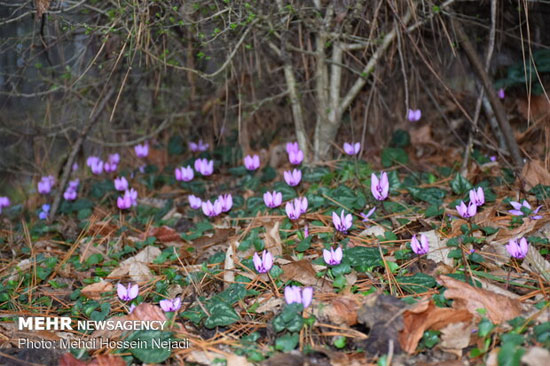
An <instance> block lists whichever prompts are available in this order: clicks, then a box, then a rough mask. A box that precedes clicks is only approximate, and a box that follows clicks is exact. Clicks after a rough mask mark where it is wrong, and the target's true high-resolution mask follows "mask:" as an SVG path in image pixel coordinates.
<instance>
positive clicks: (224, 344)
mask: <svg viewBox="0 0 550 366" xmlns="http://www.w3.org/2000/svg"><path fill="white" fill-rule="evenodd" d="M231 149H232V148H231V147H230V146H218V147H216V148H215V149H212V150H211V151H204V152H200V153H192V152H190V151H187V149H186V148H185V147H184V141H181V139H178V138H173V139H171V140H170V142H169V143H167V144H166V145H165V146H162V144H158V145H154V146H153V145H152V146H151V149H150V151H149V154H148V156H147V157H145V158H138V157H136V156H135V155H134V153H133V151H124V152H122V151H121V152H120V153H121V156H122V159H121V163H120V165H119V166H118V170H117V172H114V173H109V174H107V173H103V174H99V175H94V174H92V173H91V172H90V169H88V167H86V165H85V163H84V162H82V163H81V167H80V168H79V169H78V170H76V171H75V172H74V176H73V178H77V177H78V178H79V180H80V182H79V185H78V188H77V192H78V197H77V198H76V199H75V200H73V201H67V200H64V201H63V203H62V205H61V207H60V210H59V213H58V215H57V216H56V219H55V220H53V222H49V220H47V219H40V218H39V215H40V212H42V211H44V208H43V205H44V204H51V201H52V196H54V195H55V194H57V193H58V191H57V190H56V189H59V187H57V188H56V186H55V185H54V187H53V190H52V191H51V192H50V193H49V194H42V195H40V194H38V193H34V194H32V195H31V196H30V197H29V199H28V200H27V201H26V202H25V203H20V202H12V204H11V205H10V206H9V207H6V208H4V209H3V211H2V214H1V215H2V216H0V219H1V220H2V224H1V225H2V228H1V230H0V247H1V250H0V263H1V266H0V314H1V316H2V318H3V319H2V320H3V321H2V322H0V343H2V345H1V348H0V364H2V362H3V364H5V365H30V364H33V365H64V366H71V365H72V366H80V365H109V366H118V365H131V364H142V363H143V364H163V365H180V364H191V365H227V366H235V365H252V364H264V365H306V364H307V365H390V364H391V365H447V366H451V365H491V366H492V365H511V366H512V365H518V366H519V365H521V364H522V363H523V364H527V365H530V366H537V365H541V366H542V365H548V362H549V361H548V360H549V359H550V352H549V349H550V318H549V317H550V311H549V306H550V297H549V296H550V294H549V290H548V289H547V286H548V285H549V284H550V263H549V262H548V259H549V258H550V240H549V238H550V236H549V235H550V215H549V214H548V208H549V206H548V203H549V201H548V195H549V194H550V186H549V185H548V184H549V183H547V182H550V174H549V173H548V170H547V169H544V168H543V163H542V162H540V161H531V162H529V164H528V166H527V168H526V170H524V172H525V173H526V174H524V179H523V180H520V179H517V178H516V177H515V175H514V172H513V170H511V168H510V167H509V166H508V165H507V164H506V163H505V161H503V160H502V158H500V157H499V158H496V159H495V158H493V159H491V158H490V157H489V156H486V155H484V154H482V153H480V152H479V151H474V153H473V155H472V161H471V162H470V164H469V169H468V173H467V175H466V176H462V175H460V174H459V173H458V172H459V170H460V166H461V156H460V155H459V154H458V153H453V152H447V153H445V154H438V155H433V156H432V157H431V158H430V157H427V158H422V159H417V158H416V157H415V156H416V154H415V150H414V149H415V147H413V146H411V145H410V144H409V141H408V139H407V136H406V135H404V134H402V135H399V134H397V135H396V136H395V138H394V139H393V142H392V145H391V146H390V147H387V148H385V149H383V150H382V151H381V152H380V154H379V156H377V157H373V158H370V157H367V158H362V159H358V158H356V157H355V156H350V155H345V154H342V155H341V157H340V159H338V160H334V161H330V162H326V163H325V164H320V165H314V166H306V165H304V164H302V165H298V166H291V164H290V163H288V162H285V163H284V164H282V165H281V166H279V167H276V168H275V167H270V166H268V165H267V163H266V162H265V161H262V162H261V167H260V168H259V169H258V170H255V171H248V170H247V169H246V168H245V167H244V166H243V164H242V160H241V159H238V160H232V159H230V158H229V157H230V156H235V154H234V152H233V151H232V150H231ZM198 157H201V158H206V159H213V160H214V173H213V174H212V175H207V176H203V175H201V174H200V173H198V172H197V171H195V172H194V178H193V179H192V180H191V181H189V182H184V181H177V180H176V177H175V175H174V169H175V168H176V167H179V166H183V167H186V166H190V167H193V166H195V161H196V159H197V158H198ZM292 169H298V170H300V171H301V173H302V178H301V181H300V182H299V184H297V185H296V186H289V185H288V184H287V182H286V181H285V179H284V171H289V170H292ZM199 170H200V169H199ZM381 172H386V173H387V177H388V185H389V195H388V197H387V198H386V197H384V199H376V198H375V196H373V192H372V190H371V179H372V173H375V176H376V177H380V176H381V175H380V174H381ZM118 176H125V177H126V178H127V181H128V182H129V187H131V188H133V189H135V190H136V191H137V193H138V198H137V201H135V202H134V201H132V203H135V205H134V204H132V205H131V207H130V208H129V209H124V210H121V209H119V208H118V207H117V200H118V199H119V197H122V195H123V194H122V193H121V192H119V191H117V190H116V189H115V185H114V183H113V179H114V178H115V177H118ZM545 183H546V185H545ZM479 187H481V189H482V190H483V193H484V200H483V201H484V202H478V203H480V204H479V205H475V208H476V213H475V215H472V217H467V218H463V217H462V216H461V215H460V214H459V212H457V210H456V207H457V206H458V205H459V204H460V202H461V201H464V202H465V205H468V204H469V202H470V198H471V195H470V191H471V190H472V189H475V190H476V192H479V191H478V189H479ZM268 191H269V192H273V191H276V192H280V193H281V194H282V204H281V205H280V206H278V207H275V208H268V207H267V206H266V204H265V202H264V193H265V192H268ZM224 194H231V197H232V205H231V207H229V208H230V209H229V210H226V212H222V213H221V214H219V215H216V216H212V217H209V216H206V215H205V214H204V212H203V210H202V209H201V208H198V209H193V208H191V207H190V205H189V199H188V197H189V195H194V196H196V197H198V198H200V199H201V200H202V201H205V200H210V201H211V202H212V203H214V202H215V200H216V199H217V198H218V197H219V196H220V195H224ZM223 197H224V196H222V198H221V199H223ZM303 197H305V198H306V199H307V203H308V204H307V208H306V209H305V210H302V208H303V207H302V208H301V209H300V212H299V213H297V214H296V215H297V216H299V217H297V218H294V219H290V218H289V217H288V214H287V209H286V203H287V202H290V203H291V204H292V205H294V203H295V202H296V201H295V200H296V199H297V198H303ZM226 198H227V197H226ZM379 198H380V197H379ZM300 202H302V201H300ZM472 205H474V204H473V203H472ZM514 205H515V206H518V205H519V206H520V207H514ZM539 206H542V207H540V208H539ZM119 207H120V206H119ZM293 207H294V206H293ZM293 207H291V208H293ZM226 208H227V207H224V209H226ZM471 208H472V209H473V207H471ZM213 209H214V210H215V207H214V208H213ZM373 209H374V211H373ZM514 210H515V211H514ZM46 211H47V209H46ZM511 211H512V212H511ZM333 212H335V213H336V214H337V215H338V216H339V217H340V215H342V212H343V215H344V216H343V218H344V221H346V220H348V219H346V215H348V214H350V215H351V217H352V221H351V225H352V226H351V227H349V228H348V227H346V223H344V224H343V225H344V227H341V229H343V230H337V227H336V226H338V222H336V226H335V222H334V219H333ZM46 213H47V212H46ZM368 213H371V215H370V216H369V217H368V218H365V216H367V215H368ZM471 213H472V212H470V214H471ZM336 221H337V220H336ZM340 225H342V223H340ZM413 236H416V237H415V238H417V239H419V240H420V239H421V240H420V244H426V240H427V245H428V248H421V250H418V247H417V246H415V245H418V244H415V245H413V247H411V241H413V243H414V239H413ZM522 238H525V239H526V241H527V243H528V244H527V245H528V246H527V251H526V252H525V251H524V249H525V248H521V247H520V244H521V243H522V240H521V239H522ZM511 241H512V242H511ZM516 244H517V247H515V249H516V252H514V250H513V249H514V248H512V246H514V245H516ZM331 248H332V249H337V248H341V249H342V254H343V255H342V257H341V258H332V259H333V260H334V262H333V263H332V264H330V263H329V264H327V262H326V261H325V258H324V256H323V252H324V251H325V253H327V252H326V251H327V250H328V251H330V249H331ZM413 249H414V250H413ZM422 249H427V253H426V254H423V252H422ZM264 250H266V251H267V252H268V253H269V254H270V255H271V256H272V258H273V263H272V264H271V263H266V262H265V261H264V262H262V264H263V265H265V266H266V267H268V268H267V269H269V271H268V272H267V273H259V272H262V270H261V268H260V271H258V268H259V267H258V265H257V263H256V265H255V263H254V261H253V256H254V253H258V254H259V257H260V259H261V257H262V253H264V252H263V251H264ZM522 251H523V252H522ZM267 252H266V253H267ZM518 253H519V254H518ZM511 254H514V255H515V256H516V257H513V256H511ZM268 262H269V261H268ZM136 285H137V286H136ZM132 286H134V287H132ZM289 286H296V287H292V291H297V295H296V293H294V295H293V294H290V292H289V290H288V289H287V288H290V287H289ZM308 288H311V289H312V294H313V296H312V299H311V301H309V299H308V298H307V297H308V295H306V294H307V292H306V291H309V290H306V289H308ZM285 289H287V290H286V291H285ZM285 295H286V296H285ZM163 300H171V302H166V301H165V302H164V303H162V302H161V301H163ZM172 310H175V311H172ZM31 316H34V317H39V316H46V317H54V318H55V317H70V319H71V328H72V329H59V327H58V328H55V327H44V329H41V330H36V329H27V328H28V327H25V326H23V327H22V326H21V322H20V320H19V319H28V317H31ZM79 321H91V322H89V323H86V324H87V325H85V324H84V323H78V322H79ZM102 321H108V322H107V323H103V324H123V322H125V321H147V322H148V324H150V323H151V322H153V321H155V322H165V323H163V324H164V327H163V328H162V329H150V330H147V329H143V330H140V329H136V328H132V329H118V328H117V329H104V330H100V329H95V328H96V327H97V324H102V323H101V322H102ZM124 324H126V323H124ZM131 324H133V325H135V324H138V323H134V322H132V323H131ZM140 324H142V323H140ZM48 328H49V329H48ZM94 340H95V342H96V343H95V344H94V343H93V342H94ZM84 341H86V342H88V343H83V342H84ZM100 341H103V342H104V343H101V342H100ZM160 341H163V342H164V343H162V344H161V345H160V346H159V342H160ZM68 342H73V343H70V344H71V345H72V347H70V346H67V344H69V343H68ZM78 342H80V343H78Z"/></svg>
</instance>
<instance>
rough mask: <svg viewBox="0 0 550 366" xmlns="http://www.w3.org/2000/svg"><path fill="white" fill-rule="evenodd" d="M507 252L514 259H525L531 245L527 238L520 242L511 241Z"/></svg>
mask: <svg viewBox="0 0 550 366" xmlns="http://www.w3.org/2000/svg"><path fill="white" fill-rule="evenodd" d="M506 250H507V251H508V253H509V254H510V255H511V256H512V257H514V258H517V259H521V258H525V256H526V255H527V251H528V250H529V243H528V242H527V239H525V238H521V239H520V240H519V242H518V240H517V239H510V241H509V242H508V244H507V245H506Z"/></svg>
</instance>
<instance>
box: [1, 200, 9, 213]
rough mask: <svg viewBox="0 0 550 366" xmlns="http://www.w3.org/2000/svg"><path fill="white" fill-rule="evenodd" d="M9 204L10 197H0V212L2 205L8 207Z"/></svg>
mask: <svg viewBox="0 0 550 366" xmlns="http://www.w3.org/2000/svg"><path fill="white" fill-rule="evenodd" d="M9 205H10V199H9V198H8V197H6V196H3V197H0V213H2V209H3V208H4V207H8V206H9Z"/></svg>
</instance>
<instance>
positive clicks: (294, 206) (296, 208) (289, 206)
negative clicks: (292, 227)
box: [285, 200, 302, 220]
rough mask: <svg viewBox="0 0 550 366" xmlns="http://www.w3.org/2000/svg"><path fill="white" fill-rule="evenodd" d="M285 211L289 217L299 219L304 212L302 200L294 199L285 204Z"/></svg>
mask: <svg viewBox="0 0 550 366" xmlns="http://www.w3.org/2000/svg"><path fill="white" fill-rule="evenodd" d="M285 211H286V215H287V216H288V218H289V219H291V220H297V219H298V218H299V217H300V215H301V214H302V207H301V205H300V201H297V200H294V201H292V202H287V203H286V205H285Z"/></svg>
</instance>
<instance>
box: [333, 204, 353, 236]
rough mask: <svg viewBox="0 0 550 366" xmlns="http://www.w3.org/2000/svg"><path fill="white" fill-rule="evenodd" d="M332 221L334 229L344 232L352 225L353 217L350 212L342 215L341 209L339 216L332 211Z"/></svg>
mask: <svg viewBox="0 0 550 366" xmlns="http://www.w3.org/2000/svg"><path fill="white" fill-rule="evenodd" d="M332 223H333V224H334V227H335V228H336V230H338V231H340V232H342V233H345V232H347V231H348V230H349V228H350V227H351V225H353V217H352V216H351V214H347V215H344V210H342V212H341V213H340V216H338V214H337V213H336V212H332Z"/></svg>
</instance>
